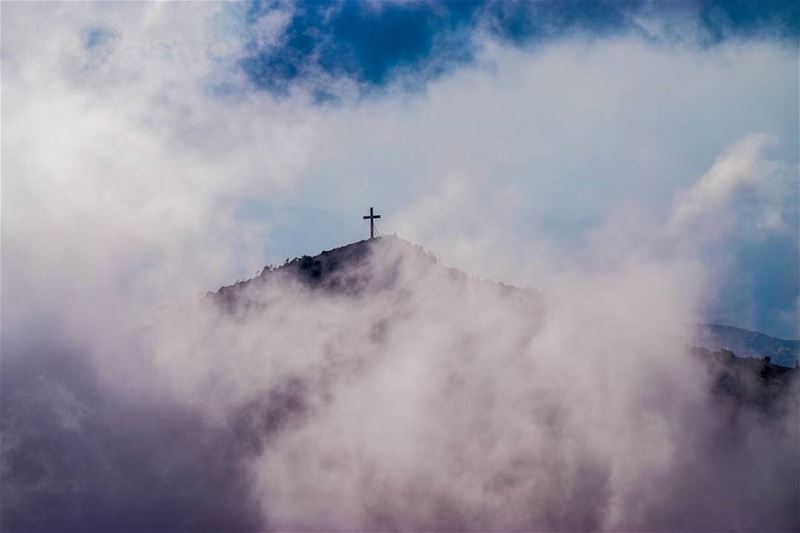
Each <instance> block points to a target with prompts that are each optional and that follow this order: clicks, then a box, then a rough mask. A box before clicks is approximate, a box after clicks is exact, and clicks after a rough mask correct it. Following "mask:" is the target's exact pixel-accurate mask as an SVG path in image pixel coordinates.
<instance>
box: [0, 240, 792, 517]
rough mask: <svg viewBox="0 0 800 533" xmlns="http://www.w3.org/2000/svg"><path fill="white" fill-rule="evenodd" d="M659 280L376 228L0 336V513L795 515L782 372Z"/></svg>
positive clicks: (670, 280)
mask: <svg viewBox="0 0 800 533" xmlns="http://www.w3.org/2000/svg"><path fill="white" fill-rule="evenodd" d="M642 276H643V277H642ZM680 286H681V284H680V280H679V279H678V280H676V279H675V276H673V275H672V273H669V275H662V273H660V272H653V271H649V272H647V271H645V272H644V273H643V272H642V270H641V269H638V270H637V271H636V272H628V273H626V275H621V276H619V277H615V278H612V279H606V280H604V282H603V283H598V282H597V280H593V281H592V283H591V284H587V285H585V286H581V287H576V288H575V293H573V294H570V293H569V292H567V291H566V290H565V289H564V288H560V289H561V290H559V292H558V293H556V294H553V293H551V292H550V291H541V292H539V291H534V290H527V289H518V288H513V287H509V286H505V285H503V284H498V283H494V282H489V281H478V280H475V279H473V278H470V277H469V276H467V275H466V274H464V273H462V272H460V271H458V270H456V269H453V268H446V267H444V266H442V265H441V264H439V262H438V261H437V260H436V258H435V257H433V256H432V255H431V254H429V253H427V252H426V251H424V250H422V249H421V248H420V247H417V246H415V245H412V244H410V243H408V242H406V241H403V240H401V239H398V238H396V237H383V238H379V239H375V240H370V241H362V242H359V243H354V244H352V245H349V246H345V247H342V248H338V249H336V250H331V251H329V252H324V253H322V254H320V255H318V256H315V257H302V258H299V259H296V260H293V261H290V262H287V263H286V264H285V265H283V266H281V267H277V268H276V267H267V268H265V269H264V270H263V272H261V274H260V275H258V276H256V277H255V278H253V279H251V280H247V281H243V282H239V283H237V284H235V285H231V286H228V287H223V288H222V289H220V290H219V291H217V292H214V293H209V294H207V295H206V296H205V297H203V298H201V299H200V300H199V301H196V302H191V303H186V304H184V305H182V306H179V307H176V308H172V309H170V310H169V311H167V312H165V313H164V314H163V315H161V316H159V317H157V318H154V319H153V320H152V321H151V323H149V324H148V325H147V326H145V327H143V328H139V329H136V330H128V331H127V332H125V333H124V334H122V335H119V336H112V337H109V338H108V340H106V341H105V342H103V343H102V344H97V345H94V346H85V345H84V346H81V345H76V344H74V343H73V344H68V343H66V342H57V340H56V339H50V340H49V341H48V342H44V341H43V340H42V339H39V340H38V341H36V342H29V343H28V344H24V343H23V344H16V345H8V344H7V345H6V346H5V347H4V371H3V373H2V386H3V387H2V394H3V402H2V418H0V420H1V421H2V431H3V449H2V473H3V476H2V489H3V499H2V517H3V524H2V527H3V530H4V531H22V530H40V531H45V530H51V531H64V530H81V531H112V530H183V531H192V530H194V531H200V530H208V529H209V528H212V529H219V530H226V531H233V530H245V531H253V530H294V531H307V530H319V529H326V530H352V529H359V530H415V531H418V530H465V531H468V530H472V531H490V530H491V531H500V530H504V531H507V530H525V531H576V530H589V529H598V530H609V531H620V530H626V531H644V530H676V531H677V530H680V531H712V530H713V531H716V530H720V529H725V530H741V531H763V530H792V529H797V528H798V527H800V517H798V512H797V507H796V502H797V501H798V497H800V486H798V479H800V459H799V458H798V454H797V453H796V452H797V442H798V438H799V437H800V432H799V431H798V404H797V398H798V379H797V372H796V371H795V370H791V369H787V368H782V367H778V366H776V365H772V364H768V363H766V362H763V361H755V360H748V359H736V358H734V357H733V356H732V355H731V354H730V353H728V352H712V351H710V350H704V349H702V348H699V349H689V346H690V345H691V340H692V339H693V338H694V336H695V335H696V332H695V331H694V328H692V327H689V326H687V325H686V322H685V321H683V320H679V319H678V318H680V317H681V316H685V313H686V312H687V311H686V308H685V307H684V306H683V305H684V304H683V303H682V302H681V301H680V300H679V299H676V298H675V295H676V294H677V293H678V290H679V289H678V288H679V287H680ZM664 295H671V297H670V298H665V296H664ZM654 301H659V302H660V303H661V305H660V306H659V307H658V309H654V306H653V302H654ZM8 353H10V354H11V356H6V354H8Z"/></svg>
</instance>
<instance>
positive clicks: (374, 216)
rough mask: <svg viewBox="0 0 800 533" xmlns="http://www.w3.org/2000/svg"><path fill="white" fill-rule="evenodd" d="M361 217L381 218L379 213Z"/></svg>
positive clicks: (365, 218)
mask: <svg viewBox="0 0 800 533" xmlns="http://www.w3.org/2000/svg"><path fill="white" fill-rule="evenodd" d="M362 218H363V219H364V220H367V219H369V218H381V216H380V215H364V216H363V217H362Z"/></svg>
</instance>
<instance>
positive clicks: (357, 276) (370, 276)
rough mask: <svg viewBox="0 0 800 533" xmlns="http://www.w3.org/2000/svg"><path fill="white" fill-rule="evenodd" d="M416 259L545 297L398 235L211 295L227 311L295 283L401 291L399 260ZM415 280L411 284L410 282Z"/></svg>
mask: <svg viewBox="0 0 800 533" xmlns="http://www.w3.org/2000/svg"><path fill="white" fill-rule="evenodd" d="M392 247H394V249H395V250H397V249H401V250H402V253H401V254H395V255H392V256H390V257H391V259H390V260H389V262H388V264H385V265H384V268H382V269H374V268H369V265H368V260H369V258H370V256H371V254H373V253H376V252H377V253H379V254H382V255H383V256H384V257H385V256H386V255H387V254H384V253H383V252H384V251H385V250H386V249H387V248H392ZM409 259H410V260H414V261H417V262H418V265H422V268H423V269H424V268H438V269H441V270H443V271H444V272H446V275H447V276H448V277H449V279H450V280H452V281H454V282H457V283H461V284H474V285H481V286H483V287H484V288H493V289H495V290H497V291H500V292H501V293H502V294H504V295H510V294H514V295H516V296H517V297H519V298H526V299H531V300H533V299H541V293H539V292H538V291H536V290H533V289H522V288H518V287H513V286H511V285H506V284H504V283H495V282H492V281H480V280H476V279H473V278H471V277H469V276H468V275H467V274H465V273H464V272H462V271H461V270H458V269H457V268H450V267H446V266H443V265H441V264H440V263H439V261H438V259H437V258H436V256H434V255H433V254H431V253H430V252H428V251H426V250H425V249H423V248H422V247H421V246H419V245H416V244H413V243H410V242H408V241H405V240H403V239H400V238H399V237H396V236H394V235H387V236H383V237H377V238H375V239H372V240H363V241H359V242H355V243H352V244H348V245H346V246H342V247H340V248H334V249H333V250H326V251H324V252H322V253H320V254H319V255H316V256H313V257H312V256H308V255H304V256H302V257H296V258H294V259H292V260H287V261H286V263H284V264H283V265H281V266H272V265H268V266H266V267H264V269H263V270H262V271H261V273H260V274H259V275H257V276H256V277H254V278H252V279H249V280H244V281H239V282H237V283H235V284H233V285H228V286H225V287H222V288H220V289H219V290H218V291H216V292H213V293H207V296H208V297H210V298H212V299H213V300H214V301H216V302H217V303H218V304H220V305H222V306H223V307H226V308H228V309H233V308H236V307H240V306H243V305H244V306H246V305H248V304H249V303H252V302H248V293H249V292H250V289H257V288H260V287H264V286H267V285H270V284H292V283H297V284H300V285H302V286H303V287H304V288H307V289H311V290H318V291H324V292H326V293H329V294H336V295H343V296H352V297H357V296H361V295H363V294H364V293H365V292H378V291H385V290H402V289H403V287H402V286H400V284H399V283H400V281H401V280H400V270H401V268H402V265H401V261H408V260H409ZM406 282H413V280H406Z"/></svg>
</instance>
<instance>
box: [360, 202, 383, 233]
mask: <svg viewBox="0 0 800 533" xmlns="http://www.w3.org/2000/svg"><path fill="white" fill-rule="evenodd" d="M363 218H364V220H367V219H369V238H370V239H374V238H375V219H376V218H381V216H380V215H376V214H375V212H374V211H373V208H372V207H370V208H369V215H365V216H364V217H363Z"/></svg>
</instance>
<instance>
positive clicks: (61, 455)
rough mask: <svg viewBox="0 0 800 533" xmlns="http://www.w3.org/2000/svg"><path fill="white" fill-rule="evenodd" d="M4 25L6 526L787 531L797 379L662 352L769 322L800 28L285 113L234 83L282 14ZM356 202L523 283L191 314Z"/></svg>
mask: <svg viewBox="0 0 800 533" xmlns="http://www.w3.org/2000/svg"><path fill="white" fill-rule="evenodd" d="M498 5H499V6H502V5H504V4H498ZM1 7H2V12H3V17H2V18H3V28H2V30H3V31H2V69H3V70H2V81H3V87H2V89H3V98H2V118H3V121H2V122H3V139H2V159H3V184H2V186H3V191H2V193H3V194H2V269H0V276H1V280H2V290H1V291H0V292H1V293H2V320H3V323H2V337H1V338H0V340H1V341H2V360H1V361H0V363H2V372H1V373H0V379H1V380H2V382H1V383H0V385H2V389H0V400H2V401H1V402H0V429H2V448H1V451H0V454H1V455H0V475H2V487H1V488H2V494H0V496H2V497H1V498H0V521H1V522H2V523H0V528H2V529H3V530H4V531H5V530H10V531H13V530H29V531H30V530H36V531H44V530H51V531H67V530H71V531H113V530H125V531H132V530H136V531H191V530H195V531H199V530H204V531H207V530H226V531H232V530H244V531H255V530H266V529H280V530H310V529H325V530H331V529H370V530H375V529H380V530H387V529H404V530H412V529H413V530H421V529H426V530H445V529H447V530H456V529H464V530H468V529H472V530H512V529H514V530H550V531H551V530H570V531H574V530H584V529H604V530H613V531H620V530H628V531H630V530H680V531H686V530H692V531H698V530H728V529H730V530H750V531H761V530H786V529H798V527H800V519H799V518H798V515H797V509H796V502H797V500H798V495H799V494H800V488H798V478H799V476H798V473H799V472H798V471H799V469H800V467H798V453H797V451H798V450H797V442H798V429H797V419H798V418H797V416H798V413H797V402H796V399H797V389H796V381H797V380H796V379H795V380H794V382H795V384H794V385H792V382H791V380H788V381H786V382H785V383H784V382H783V381H781V382H780V383H783V385H781V386H780V387H776V388H770V387H771V385H770V387H767V388H766V389H764V387H766V385H764V383H762V381H763V380H762V379H761V378H763V376H762V374H759V373H758V372H755V373H751V374H752V375H750V374H748V375H750V377H749V378H747V377H743V378H742V380H743V382H742V383H739V382H738V381H735V380H734V382H732V381H731V380H732V379H733V378H729V377H726V376H728V374H725V373H724V372H723V373H722V374H720V372H721V371H718V370H715V369H714V366H713V365H711V367H710V370H707V367H708V365H706V364H705V363H704V362H703V360H698V359H697V357H696V354H694V353H693V352H692V351H691V350H690V349H689V344H690V343H691V339H692V338H693V337H694V333H695V332H693V331H692V328H691V327H690V326H689V325H690V324H693V323H696V322H701V321H702V322H709V321H712V320H711V318H713V317H717V316H720V309H722V310H723V311H725V312H728V313H729V315H724V316H731V317H733V318H735V320H733V319H732V320H731V322H733V323H735V324H737V325H742V326H751V324H760V323H762V322H763V323H764V324H767V325H769V326H770V327H771V328H774V330H775V331H786V332H793V331H796V324H797V309H796V304H797V294H798V289H797V283H798V281H797V279H796V276H794V275H793V274H792V273H793V272H796V268H797V257H798V248H797V246H798V245H797V242H798V239H797V232H798V226H797V224H798V208H797V206H798V204H797V198H798V196H797V187H798V183H797V180H796V172H795V171H796V167H797V155H796V145H797V131H798V128H797V98H796V96H797V87H798V82H797V79H798V78H797V76H796V69H797V62H796V50H795V49H794V48H792V46H793V44H792V43H793V41H790V43H789V45H787V44H786V42H784V41H782V40H781V39H773V38H768V39H761V38H757V39H755V40H752V41H747V40H736V39H734V40H732V41H730V42H727V41H726V42H722V43H720V44H719V46H715V47H710V48H704V47H697V46H695V45H694V41H693V40H692V39H687V40H681V39H678V40H677V41H676V42H677V43H678V44H677V45H675V46H674V47H671V46H664V45H663V42H662V41H660V40H659V39H651V38H643V37H641V35H639V34H629V33H626V34H619V35H616V34H611V35H605V34H603V37H602V38H601V37H600V36H599V35H597V34H594V33H592V34H591V35H590V36H589V37H586V36H578V37H574V38H572V37H569V38H568V37H564V38H563V39H556V38H553V39H548V40H547V42H546V43H542V46H541V47H538V48H534V49H527V48H524V47H523V48H517V47H512V46H508V45H507V43H506V42H505V41H504V40H499V41H498V40H497V39H495V38H494V37H492V33H491V32H489V33H488V34H482V33H480V32H474V33H471V34H470V36H469V39H470V42H471V43H472V45H473V48H472V50H473V51H474V57H472V58H471V61H468V62H464V63H459V65H460V68H459V69H455V70H453V71H449V70H447V71H443V72H437V75H436V76H432V77H431V76H428V74H427V73H423V74H419V72H417V71H414V70H413V69H411V70H409V71H404V70H403V69H400V70H396V69H394V68H392V71H391V75H389V74H387V75H386V76H383V77H380V76H379V77H380V80H381V83H382V85H381V91H379V93H380V94H373V95H372V96H370V97H368V98H364V97H363V96H362V95H360V94H356V93H358V91H355V90H354V88H353V87H354V85H353V84H354V83H355V84H356V85H358V83H359V79H358V75H357V74H353V72H356V73H358V72H361V71H360V70H359V69H360V68H361V67H359V68H357V69H356V70H354V71H353V72H351V71H349V70H347V69H345V70H341V69H336V68H334V69H333V70H331V71H330V72H328V71H324V72H320V71H318V70H315V69H314V68H311V67H309V68H308V69H306V70H304V71H303V73H302V75H301V76H298V77H296V78H292V80H291V83H289V84H288V85H287V86H286V90H285V91H279V92H281V95H280V96H278V97H276V96H275V95H273V94H272V93H270V92H269V91H263V90H262V89H263V87H260V86H257V87H254V86H253V79H252V77H251V75H252V73H249V72H247V71H246V70H245V71H243V70H242V65H243V63H242V62H243V61H246V59H247V57H248V54H251V53H252V52H253V50H252V49H251V48H248V47H249V46H252V43H251V42H250V40H251V39H256V40H257V45H258V47H259V48H258V53H264V50H265V49H267V48H269V47H271V46H272V47H282V46H283V48H284V49H285V48H286V47H289V48H291V47H292V46H294V45H297V42H294V41H292V42H290V43H287V42H286V41H285V40H282V39H284V37H285V36H286V35H287V34H286V29H287V28H288V27H289V26H288V25H287V24H289V20H290V18H291V17H294V16H295V14H294V12H292V11H291V10H289V11H288V12H287V13H283V11H282V10H280V9H276V10H274V12H273V11H271V10H268V11H269V12H268V13H262V12H260V11H258V10H256V13H255V15H254V20H250V21H249V23H252V24H254V25H256V26H257V29H258V32H257V35H255V36H254V35H253V34H252V33H251V32H250V30H252V27H250V26H248V27H242V26H240V25H238V23H239V22H241V21H240V20H239V19H238V18H237V16H236V15H237V13H238V14H241V12H240V11H237V8H236V7H233V8H231V7H230V6H222V7H221V6H219V5H217V4H211V3H202V4H200V3H193V4H160V3H152V4H129V3H126V4H110V3H81V4H68V3H63V4H22V3H4V4H3V5H2V6H1ZM362 7H363V6H362ZM397 9H400V7H398V8H397ZM388 11H389V12H390V14H391V13H396V10H395V7H392V8H391V9H389V10H388ZM256 15H257V16H256ZM333 15H336V13H333ZM333 15H332V16H333ZM359 16H360V15H359ZM308 20H311V22H314V21H315V20H317V19H316V18H314V17H311V19H302V20H300V21H299V22H297V24H298V25H299V26H300V29H301V30H302V31H300V33H301V34H303V35H305V34H306V31H305V29H304V28H305V26H304V24H306V23H308ZM320 20H323V21H330V22H331V24H333V25H334V26H336V24H339V23H341V22H342V21H341V20H340V21H339V22H337V21H336V20H333V19H325V18H324V17H322V18H321V19H320ZM437 20H438V19H437ZM644 22H647V23H648V24H649V23H652V22H653V19H650V18H646V20H644V21H643V23H644ZM673 22H674V21H673ZM667 26H668V27H666V29H665V28H661V29H659V28H654V29H653V31H654V32H656V33H659V32H660V31H674V30H677V29H680V28H678V27H676V26H672V25H669V24H668V25H667ZM336 27H339V26H336ZM334 29H335V28H334ZM456 30H458V28H454V31H456ZM337 31H338V30H337ZM334 33H335V32H334ZM309 35H311V36H313V35H316V34H315V33H314V32H313V31H311V32H310V33H309ZM759 35H761V33H760V32H759ZM323 36H324V35H323ZM301 41H302V39H301ZM423 42H427V41H426V40H425V39H423ZM670 42H672V41H670ZM301 44H302V43H301ZM314 44H315V47H312V48H311V49H309V55H308V56H304V55H301V56H299V57H298V58H297V59H298V61H299V62H300V63H298V64H303V65H305V64H306V63H308V62H309V61H311V63H313V61H315V60H316V59H319V58H320V57H321V56H319V55H315V52H314V50H322V51H325V50H327V49H328V48H325V47H326V46H327V45H328V44H333V45H335V44H336V43H320V42H318V43H314ZM412 44H413V43H412ZM445 44H446V43H445ZM673 44H674V43H673ZM437 46H438V43H437ZM320 47H321V48H320ZM423 48H424V49H421V50H422V51H421V52H420V53H421V54H422V55H423V56H425V54H429V53H434V52H435V50H437V48H436V46H431V47H430V48H426V47H424V46H423ZM333 50H338V48H337V47H336V46H334V47H333ZM284 51H286V50H284ZM290 51H291V50H290ZM323 55H324V54H323ZM356 55H357V54H356ZM293 57H294V56H293ZM415 57H416V56H415ZM425 57H427V56H425ZM356 59H358V60H359V61H361V60H368V59H369V58H366V59H365V58H364V57H361V56H358V57H357V58H356ZM424 62H425V61H423V63H424ZM312 67H313V64H312ZM378 67H380V68H383V67H381V66H380V65H379V66H378ZM378 67H376V68H378ZM380 68H378V70H379V71H380ZM387 68H388V67H387ZM323 70H324V69H323ZM331 72H335V73H336V75H335V76H331V75H330V73H331ZM380 72H383V71H380ZM380 72H379V74H380ZM386 72H388V70H387V71H386ZM317 75H319V76H320V77H315V76H317ZM381 76H382V75H381ZM353 78H355V79H353ZM676 79H679V80H680V83H676ZM420 80H423V81H424V82H425V83H426V84H427V85H425V90H424V91H417V92H413V93H408V92H406V91H405V90H404V88H405V87H407V86H409V85H410V86H415V87H419V85H420V84H419V83H416V82H419V81H420ZM278 81H280V82H281V84H279V85H281V87H283V85H282V84H284V82H286V80H285V79H284V80H278ZM423 85H424V84H423ZM319 87H323V88H324V89H325V90H326V91H327V92H329V93H335V94H336V95H337V97H338V100H337V101H336V102H335V103H326V101H325V100H324V99H322V100H323V101H320V99H319V95H318V94H315V90H316V88H319ZM375 198H378V199H379V201H380V203H379V202H378V201H375ZM270 205H279V206H280V205H284V206H286V205H289V206H295V207H297V209H298V210H299V212H300V213H301V214H302V215H304V221H302V222H299V223H298V224H296V225H292V226H291V230H290V231H289V232H288V237H287V234H286V232H284V234H283V237H281V233H280V224H281V222H282V221H281V220H280V217H276V216H272V214H271V213H273V212H272V211H270V209H269V207H270ZM369 205H376V206H379V207H380V208H381V209H382V210H385V211H382V212H383V213H384V218H382V219H381V222H383V226H382V228H383V229H384V230H385V231H387V232H390V231H393V230H396V231H397V232H398V234H400V235H401V236H403V237H405V238H408V239H409V240H411V241H414V242H419V243H422V244H424V245H425V246H426V247H428V248H430V249H432V250H434V251H435V252H436V253H437V254H441V256H442V258H443V259H442V261H443V263H445V264H448V265H451V266H457V267H459V268H461V269H463V270H464V271H466V272H469V273H470V274H474V275H476V276H481V277H490V278H491V279H494V280H498V281H500V280H503V281H506V282H513V283H515V284H517V285H520V286H528V287H535V288H536V289H538V291H539V292H534V291H527V290H521V289H512V288H509V287H504V286H500V285H496V284H494V283H491V282H483V281H476V280H475V279H470V278H469V277H467V276H466V275H464V274H461V273H459V272H457V271H452V270H447V269H445V268H444V267H442V266H441V265H440V264H438V263H437V262H436V261H435V260H433V259H431V257H430V256H428V255H427V254H425V253H423V252H421V251H420V250H419V249H417V248H415V247H414V246H412V245H410V244H408V243H407V242H405V241H401V240H400V239H395V238H383V239H381V240H378V241H374V242H373V243H371V244H364V243H362V244H360V245H357V246H355V247H353V248H346V249H345V251H339V252H337V253H336V254H325V255H324V256H322V258H321V259H319V260H318V261H319V263H317V262H315V260H313V259H301V260H298V261H296V262H294V263H289V264H288V265H287V266H286V267H284V268H281V269H277V270H269V269H268V270H267V272H265V273H264V274H263V275H261V276H259V277H258V278H257V279H256V280H254V281H252V282H250V283H240V284H238V285H235V286H234V287H233V288H230V289H226V290H224V291H222V292H221V293H220V294H218V295H216V296H206V297H199V296H198V297H194V298H192V297H191V295H192V294H198V293H202V292H203V291H207V290H214V289H215V288H216V287H219V286H220V285H223V284H227V283H230V282H232V281H233V280H235V279H237V278H242V277H245V278H249V277H251V276H252V272H253V271H254V270H256V269H260V268H261V267H262V265H263V264H264V263H267V262H270V261H272V262H275V261H282V260H283V258H284V257H286V256H287V255H299V254H301V253H312V251H313V250H319V249H322V248H332V247H333V245H334V244H338V243H342V242H350V241H355V240H358V239H359V238H360V237H358V236H360V235H362V233H363V228H361V227H360V226H358V225H357V224H358V223H359V222H361V219H360V218H359V214H360V213H361V211H362V209H363V208H364V207H365V206H369ZM320 213H324V214H326V215H321V214H320ZM342 213H346V217H345V218H343V217H342V215H341V214H342ZM325 216H328V217H329V218H325ZM337 217H339V218H337ZM350 218H352V223H349V222H341V221H342V220H343V219H345V220H349V219H350ZM553 220H555V223H553V224H550V226H548V224H549V222H548V221H553ZM329 221H333V222H332V223H330V224H328V222H329ZM553 228H555V229H553ZM559 231H560V232H561V233H559ZM326 232H327V233H326ZM554 233H556V234H558V235H566V236H565V237H564V238H563V239H554V238H553V234H554ZM320 235H325V236H326V237H324V238H322V237H320ZM287 241H288V243H289V244H287ZM774 249H775V250H779V251H781V253H780V254H779V253H775V254H772V253H771V251H772V250H774ZM742 250H744V251H746V252H747V251H749V253H750V255H749V256H747V254H745V253H744V252H742ZM753 250H754V251H753ZM765 251H768V252H770V253H769V254H766V253H765ZM742 256H747V257H745V258H744V259H742ZM748 257H749V259H748ZM765 258H766V259H765ZM748 261H749V262H748ZM751 266H752V267H753V268H750V267H751ZM770 269H771V270H770ZM793 269H794V270H793ZM748 276H752V278H751V277H748ZM764 280H766V282H765V281H764ZM759 283H766V285H769V286H767V287H766V289H769V290H768V291H766V293H768V296H769V297H770V298H771V300H769V302H767V303H765V301H763V300H758V301H755V300H757V298H756V297H755V296H754V292H755V289H756V288H759V286H758V284H759ZM770 284H771V285H770ZM750 285H752V286H753V287H751V286H750ZM754 287H755V288H754ZM751 289H752V290H751ZM759 294H760V293H759ZM731 304H735V305H731ZM765 309H766V311H764V310H765ZM751 327H752V326H751ZM768 332H769V333H772V334H777V333H773V332H772V331H768ZM787 336H788V335H787ZM765 368H767V369H768V368H769V367H765ZM765 372H766V371H765ZM720 375H722V376H723V378H719V376H720ZM764 375H770V374H769V372H766V374H764ZM737 379H738V378H737ZM764 379H766V378H764ZM770 379H771V378H770ZM731 383H733V385H732V384H731ZM792 387H794V388H792ZM764 390H768V391H772V392H769V393H768V394H767V393H763V394H762V392H763V391H764ZM776 391H777V392H776Z"/></svg>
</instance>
